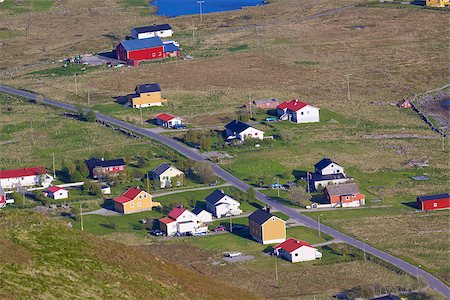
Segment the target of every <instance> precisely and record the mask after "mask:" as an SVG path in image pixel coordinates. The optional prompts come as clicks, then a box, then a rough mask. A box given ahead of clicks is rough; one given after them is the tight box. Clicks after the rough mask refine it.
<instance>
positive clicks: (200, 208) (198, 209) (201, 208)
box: [192, 206, 209, 215]
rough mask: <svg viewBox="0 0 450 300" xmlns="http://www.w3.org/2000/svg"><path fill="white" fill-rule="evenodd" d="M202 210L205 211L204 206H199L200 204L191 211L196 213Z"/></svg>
mask: <svg viewBox="0 0 450 300" xmlns="http://www.w3.org/2000/svg"><path fill="white" fill-rule="evenodd" d="M204 210H205V211H206V209H205V208H203V207H201V206H196V207H195V208H194V209H193V210H192V213H194V214H196V215H198V214H199V213H201V212H202V211H204ZM208 213H209V212H208Z"/></svg>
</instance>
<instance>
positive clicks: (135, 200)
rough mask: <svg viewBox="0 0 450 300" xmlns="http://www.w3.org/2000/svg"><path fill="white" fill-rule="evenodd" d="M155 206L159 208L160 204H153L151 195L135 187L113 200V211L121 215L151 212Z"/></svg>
mask: <svg viewBox="0 0 450 300" xmlns="http://www.w3.org/2000/svg"><path fill="white" fill-rule="evenodd" d="M157 206H161V203H159V202H153V200H152V195H150V194H149V193H147V192H146V191H143V190H140V189H138V188H135V187H132V188H130V189H128V191H126V192H125V194H123V195H122V196H119V197H117V198H115V199H114V210H115V211H117V212H120V213H122V214H131V213H135V212H140V211H144V210H152V208H153V207H157Z"/></svg>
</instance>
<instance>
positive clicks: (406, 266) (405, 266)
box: [0, 85, 450, 299]
mask: <svg viewBox="0 0 450 300" xmlns="http://www.w3.org/2000/svg"><path fill="white" fill-rule="evenodd" d="M0 92H5V93H8V94H12V95H16V96H20V97H24V98H27V99H30V100H34V101H37V102H42V103H44V104H47V105H51V106H54V107H59V108H62V109H66V110H70V111H77V108H76V107H75V106H74V105H71V104H67V103H63V102H59V101H55V100H52V99H48V98H42V97H41V96H38V95H36V94H33V93H30V92H25V91H21V90H17V89H14V88H10V87H7V86H2V85H0ZM96 115H97V119H98V120H99V121H103V122H107V123H110V124H113V125H115V126H119V127H122V128H124V129H127V130H129V131H133V132H136V133H139V134H141V135H143V136H146V137H149V138H151V139H154V140H156V141H158V142H160V143H163V144H165V145H166V146H169V147H170V148H172V149H174V150H176V151H178V152H179V153H180V154H182V155H184V156H186V157H188V158H190V159H192V160H196V161H207V162H209V163H210V164H211V167H212V168H213V169H214V171H215V172H216V174H217V175H218V176H219V177H221V178H223V179H224V180H225V181H227V182H229V183H230V184H232V185H234V186H235V187H237V188H238V189H240V190H242V191H246V190H247V189H248V188H250V186H249V185H248V184H246V183H245V182H243V181H242V180H240V179H239V178H237V177H235V176H234V175H232V174H230V173H229V172H227V171H225V170H224V169H222V168H221V167H220V166H218V165H217V164H215V163H212V162H210V161H209V160H207V159H206V158H205V157H204V156H203V155H201V154H199V153H198V152H196V151H194V150H192V149H191V148H188V147H187V146H185V145H183V144H181V143H179V142H177V141H175V140H173V139H171V138H168V137H166V136H163V135H161V134H159V133H156V132H152V131H150V130H148V129H145V128H141V127H138V126H135V125H133V124H129V123H127V122H124V121H121V120H118V119H116V118H113V117H109V116H106V115H104V114H101V113H98V112H97V113H96ZM256 196H257V198H258V200H260V201H262V202H264V203H265V204H267V205H270V206H271V207H273V208H274V209H276V210H279V211H281V212H283V213H285V214H286V215H288V216H289V217H290V218H292V219H295V220H297V221H299V222H301V223H302V224H304V225H305V226H307V227H310V228H312V229H316V230H317V229H318V226H319V225H318V222H317V221H316V220H314V219H312V218H310V217H307V216H305V215H303V214H301V213H298V212H296V211H295V210H294V209H292V208H289V207H286V206H284V205H282V204H280V203H279V202H277V201H275V200H273V199H272V198H270V197H269V196H266V195H264V194H263V193H261V192H259V191H256ZM320 229H321V231H322V232H323V233H326V234H328V235H330V236H332V237H333V238H335V239H338V240H341V241H342V242H344V243H347V244H349V245H352V246H353V247H355V248H358V249H360V250H364V251H365V252H367V253H369V254H371V255H374V256H376V257H378V258H380V259H382V260H384V261H386V262H388V263H390V264H392V265H394V266H396V267H398V268H400V269H402V270H403V271H405V272H407V273H409V274H410V275H412V276H420V277H422V278H423V279H425V280H426V281H427V282H428V284H429V286H430V287H431V288H433V289H434V290H436V291H438V292H440V293H441V294H442V295H444V296H445V297H446V298H447V299H450V288H449V287H448V286H447V285H445V284H444V283H443V282H441V281H440V280H439V279H437V278H436V277H434V276H433V275H431V274H430V273H428V272H426V271H424V270H422V269H420V268H418V267H416V266H414V265H412V264H410V263H408V262H406V261H404V260H401V259H400V258H397V257H395V256H393V255H390V254H388V253H386V252H383V251H381V250H379V249H377V248H374V247H372V246H370V245H367V244H365V243H363V242H361V241H359V240H357V239H354V238H352V237H349V236H347V235H345V234H343V233H341V232H339V231H337V230H335V229H333V228H331V227H328V226H325V225H323V224H320Z"/></svg>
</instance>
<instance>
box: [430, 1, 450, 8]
mask: <svg viewBox="0 0 450 300" xmlns="http://www.w3.org/2000/svg"><path fill="white" fill-rule="evenodd" d="M446 5H450V0H427V6H431V7H445V6H446Z"/></svg>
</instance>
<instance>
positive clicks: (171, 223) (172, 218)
mask: <svg viewBox="0 0 450 300" xmlns="http://www.w3.org/2000/svg"><path fill="white" fill-rule="evenodd" d="M159 227H160V229H161V230H162V231H164V233H165V234H166V235H167V236H173V235H175V234H177V233H178V234H184V233H188V232H189V233H200V232H206V231H207V230H208V226H207V225H205V224H203V222H201V220H199V218H198V217H197V215H196V214H194V213H192V212H191V211H189V210H187V209H186V208H183V207H175V208H174V209H172V210H171V211H170V212H169V215H168V216H167V217H164V218H162V219H159Z"/></svg>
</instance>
